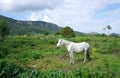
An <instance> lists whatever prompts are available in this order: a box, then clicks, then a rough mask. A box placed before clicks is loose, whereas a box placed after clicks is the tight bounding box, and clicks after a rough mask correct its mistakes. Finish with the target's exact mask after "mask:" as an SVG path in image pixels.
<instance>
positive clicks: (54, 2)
mask: <svg viewBox="0 0 120 78" xmlns="http://www.w3.org/2000/svg"><path fill="white" fill-rule="evenodd" d="M5 5H6V6H5ZM119 5H120V0H92V1H89V0H74V1H73V0H1V2H0V9H1V10H6V11H21V12H24V11H30V12H29V14H28V15H27V16H28V18H27V19H29V20H33V21H36V20H42V21H47V22H52V23H55V24H58V25H59V26H62V27H64V26H67V25H69V26H71V27H72V28H73V29H74V30H77V31H81V32H92V31H94V32H102V29H103V28H104V27H105V26H107V25H111V26H112V28H113V31H114V32H115V31H116V32H120V31H118V30H120V27H119V25H120V24H119V20H120V19H119V18H120V6H119ZM22 14H23V13H22Z"/></svg>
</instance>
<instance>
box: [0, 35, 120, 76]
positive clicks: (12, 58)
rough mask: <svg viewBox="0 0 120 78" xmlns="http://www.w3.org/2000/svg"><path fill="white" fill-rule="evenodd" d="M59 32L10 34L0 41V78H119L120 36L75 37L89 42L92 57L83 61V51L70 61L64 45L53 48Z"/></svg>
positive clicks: (73, 39)
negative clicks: (83, 62)
mask: <svg viewBox="0 0 120 78" xmlns="http://www.w3.org/2000/svg"><path fill="white" fill-rule="evenodd" d="M59 38H61V36H60V35H57V36H55V35H32V36H12V37H9V38H7V39H6V40H5V41H4V42H3V43H0V45H1V46H0V78H119V73H120V71H119V68H120V61H119V59H120V53H119V52H120V49H119V46H120V39H119V38H115V37H112V38H111V39H110V48H109V49H108V48H106V45H107V43H106V41H107V40H106V37H102V36H94V37H91V36H76V37H71V38H69V40H70V41H74V42H82V41H85V42H88V43H89V44H90V55H91V60H90V61H88V62H86V63H85V64H82V61H83V58H84V53H81V54H74V59H75V64H74V65H71V64H70V63H69V54H68V52H67V50H66V48H64V47H61V48H59V49H57V48H56V44H57V41H58V39H59Z"/></svg>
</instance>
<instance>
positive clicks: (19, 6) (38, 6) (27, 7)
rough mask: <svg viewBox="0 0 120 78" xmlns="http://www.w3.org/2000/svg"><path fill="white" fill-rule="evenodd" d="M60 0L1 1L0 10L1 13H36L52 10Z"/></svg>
mask: <svg viewBox="0 0 120 78" xmlns="http://www.w3.org/2000/svg"><path fill="white" fill-rule="evenodd" d="M60 1H61V0H1V1H0V10H3V11H33V10H35V11H38V10H44V9H54V8H55V7H57V5H58V3H60Z"/></svg>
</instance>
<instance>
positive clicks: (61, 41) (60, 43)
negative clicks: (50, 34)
mask: <svg viewBox="0 0 120 78" xmlns="http://www.w3.org/2000/svg"><path fill="white" fill-rule="evenodd" d="M61 45H63V40H62V39H59V41H58V43H57V46H56V47H57V48H58V47H60V46H61Z"/></svg>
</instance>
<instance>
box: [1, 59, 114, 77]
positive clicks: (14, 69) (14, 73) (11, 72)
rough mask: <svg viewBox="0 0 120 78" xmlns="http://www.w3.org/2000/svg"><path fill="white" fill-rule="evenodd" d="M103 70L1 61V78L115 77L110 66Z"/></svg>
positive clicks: (98, 68) (99, 68)
mask: <svg viewBox="0 0 120 78" xmlns="http://www.w3.org/2000/svg"><path fill="white" fill-rule="evenodd" d="M105 69H107V70H102V69H101V67H96V68H95V69H94V70H93V69H91V68H89V67H86V66H83V67H81V68H80V69H74V70H73V71H71V72H63V71H61V70H56V69H51V70H46V71H39V70H36V69H29V68H26V69H22V68H20V67H18V66H15V65H12V64H9V63H6V62H4V61H3V62H1V63H0V78H113V77H115V76H114V74H113V73H111V72H109V71H108V69H109V68H108V67H106V68H105Z"/></svg>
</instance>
